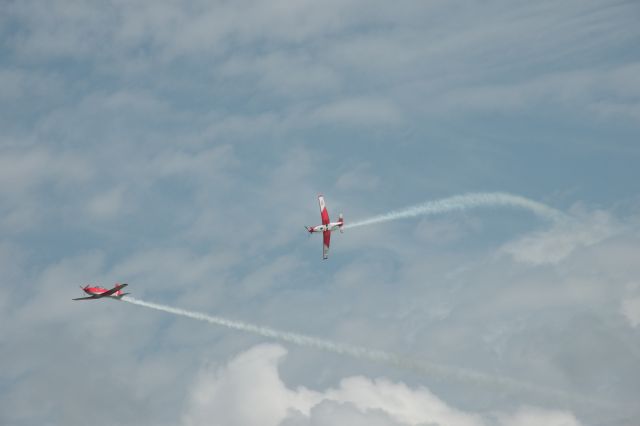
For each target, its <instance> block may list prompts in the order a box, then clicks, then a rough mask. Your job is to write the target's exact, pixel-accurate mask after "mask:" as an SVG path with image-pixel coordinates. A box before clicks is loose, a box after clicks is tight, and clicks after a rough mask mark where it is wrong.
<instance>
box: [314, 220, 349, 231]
mask: <svg viewBox="0 0 640 426" xmlns="http://www.w3.org/2000/svg"><path fill="white" fill-rule="evenodd" d="M340 225H342V224H341V223H340V222H331V223H330V224H328V225H318V226H314V227H313V228H311V229H313V232H324V231H327V230H329V231H335V230H338V229H340Z"/></svg>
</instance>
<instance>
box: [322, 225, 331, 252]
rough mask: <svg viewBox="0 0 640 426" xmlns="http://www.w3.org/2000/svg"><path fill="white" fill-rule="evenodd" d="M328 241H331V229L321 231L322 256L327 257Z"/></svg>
mask: <svg viewBox="0 0 640 426" xmlns="http://www.w3.org/2000/svg"><path fill="white" fill-rule="evenodd" d="M329 243H331V231H324V232H323V233H322V258H323V259H327V258H329Z"/></svg>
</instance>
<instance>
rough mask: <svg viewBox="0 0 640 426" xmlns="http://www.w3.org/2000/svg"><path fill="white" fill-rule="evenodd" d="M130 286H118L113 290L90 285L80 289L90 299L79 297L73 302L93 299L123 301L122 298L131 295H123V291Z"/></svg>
mask: <svg viewBox="0 0 640 426" xmlns="http://www.w3.org/2000/svg"><path fill="white" fill-rule="evenodd" d="M128 285H129V284H118V283H116V286H115V287H113V288H112V289H106V288H104V287H98V286H95V287H91V285H90V284H87V285H86V286H84V287H80V288H81V289H82V291H84V292H85V293H87V294H88V295H89V297H78V298H77V299H72V300H92V299H102V298H103V297H110V298H112V299H118V300H120V299H122V296H126V295H127V294H129V293H123V292H122V291H121V290H122V289H123V288H125V287H126V286H128Z"/></svg>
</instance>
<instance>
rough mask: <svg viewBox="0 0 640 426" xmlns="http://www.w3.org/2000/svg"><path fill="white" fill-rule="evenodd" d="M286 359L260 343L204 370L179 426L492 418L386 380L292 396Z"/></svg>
mask: <svg viewBox="0 0 640 426" xmlns="http://www.w3.org/2000/svg"><path fill="white" fill-rule="evenodd" d="M285 354H286V351H285V349H284V348H282V347H281V346H278V345H271V344H265V345H260V346H255V347H253V348H252V349H250V350H248V351H246V352H244V353H241V354H239V355H238V356H236V357H235V358H234V359H232V360H231V361H229V363H228V364H227V365H226V366H224V367H220V366H209V367H207V368H205V369H204V370H202V371H201V372H200V373H199V375H198V378H197V379H196V382H195V384H194V385H193V387H192V388H191V391H190V393H189V396H188V397H187V403H186V407H185V412H184V414H183V424H184V425H188V426H205V425H212V424H224V425H243V426H252V425H256V426H257V425H260V426H275V425H283V426H284V425H286V426H302V425H328V424H355V425H359V424H362V425H365V424H373V425H396V426H400V425H406V426H408V425H416V426H417V425H443V426H444V425H456V426H482V425H486V424H488V423H487V422H488V419H489V417H492V416H487V415H485V416H483V415H481V414H477V413H467V412H464V411H461V410H458V409H456V408H453V407H451V406H449V405H448V404H447V403H445V402H444V401H442V400H441V399H440V398H438V397H437V396H435V395H434V394H433V393H432V392H430V391H429V390H428V389H427V388H425V387H417V388H411V387H409V386H407V385H405V384H404V383H401V382H393V381H390V380H387V379H376V380H371V379H368V378H366V377H362V376H354V377H348V378H344V379H343V380H341V381H340V384H339V385H338V386H337V387H335V388H329V389H326V390H324V391H313V390H309V389H307V388H305V387H298V388H296V389H290V388H288V387H287V386H286V384H285V383H284V382H283V381H282V379H281V378H280V375H279V372H278V364H279V363H280V362H281V360H282V359H283V357H284V355H285ZM495 417H496V418H498V419H499V424H500V425H504V426H507V425H509V426H529V425H533V424H548V425H554V426H577V425H579V423H578V421H577V420H576V418H575V417H574V416H573V414H571V413H570V412H566V411H555V410H544V409H540V408H523V409H520V410H518V411H516V412H515V413H497V414H495ZM536 422H537V423H536Z"/></svg>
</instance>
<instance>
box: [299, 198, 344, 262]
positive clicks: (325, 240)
mask: <svg viewBox="0 0 640 426" xmlns="http://www.w3.org/2000/svg"><path fill="white" fill-rule="evenodd" d="M318 201H319V202H320V218H321V219H322V225H317V226H305V229H306V230H307V231H309V233H310V234H313V233H314V232H322V258H323V259H327V258H328V257H329V243H330V242H331V231H335V230H336V229H339V230H340V232H342V225H344V219H343V218H342V213H340V216H338V221H337V222H331V221H330V220H329V212H328V211H327V206H326V205H325V204H324V197H323V196H322V195H318Z"/></svg>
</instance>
